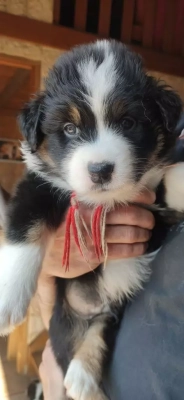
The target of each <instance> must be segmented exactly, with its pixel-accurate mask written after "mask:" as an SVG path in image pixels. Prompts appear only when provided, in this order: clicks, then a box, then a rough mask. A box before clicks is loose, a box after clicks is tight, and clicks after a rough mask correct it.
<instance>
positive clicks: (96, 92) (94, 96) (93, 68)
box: [78, 42, 116, 129]
mask: <svg viewBox="0 0 184 400" xmlns="http://www.w3.org/2000/svg"><path fill="white" fill-rule="evenodd" d="M104 43H106V42H104ZM102 45H103V43H102ZM104 50H105V51H104V56H105V58H104V61H103V62H102V63H101V64H100V65H99V66H98V65H97V64H96V62H95V60H94V59H89V60H85V61H83V62H81V63H80V64H79V65H78V71H79V73H80V75H81V80H82V82H83V83H84V85H85V87H86V88H87V91H88V96H87V100H88V102H89V103H90V105H91V109H92V111H93V113H94V115H95V117H96V120H97V125H98V128H99V129H101V128H102V127H103V125H104V124H103V117H104V110H105V108H104V107H105V100H106V99H107V97H108V95H110V93H111V92H112V90H113V88H114V85H115V83H116V69H115V63H114V55H113V53H112V52H109V51H108V46H107V45H106V44H105V46H104Z"/></svg>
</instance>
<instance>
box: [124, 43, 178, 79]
mask: <svg viewBox="0 0 184 400" xmlns="http://www.w3.org/2000/svg"><path fill="white" fill-rule="evenodd" d="M131 48H132V50H134V51H135V52H137V53H139V54H140V55H141V56H142V57H143V59H144V60H145V66H146V68H147V69H148V70H150V71H158V72H161V73H164V74H169V75H174V76H181V77H184V58H182V57H178V56H175V55H170V54H166V53H165V54H164V53H161V52H158V51H154V50H152V49H148V48H145V47H140V46H131Z"/></svg>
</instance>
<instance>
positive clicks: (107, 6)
mask: <svg viewBox="0 0 184 400" xmlns="http://www.w3.org/2000/svg"><path fill="white" fill-rule="evenodd" d="M111 8H112V0H100V12H99V22H98V34H99V35H100V36H103V37H109V31H110V21H111Z"/></svg>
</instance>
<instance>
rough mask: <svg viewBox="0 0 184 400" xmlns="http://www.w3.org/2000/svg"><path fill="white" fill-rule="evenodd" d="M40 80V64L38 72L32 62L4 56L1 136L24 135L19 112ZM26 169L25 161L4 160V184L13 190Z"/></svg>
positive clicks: (0, 174) (0, 178) (0, 60)
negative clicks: (19, 120)
mask: <svg viewBox="0 0 184 400" xmlns="http://www.w3.org/2000/svg"><path fill="white" fill-rule="evenodd" d="M34 67H35V66H34ZM33 72H34V73H33ZM38 82H39V65H38V68H37V74H35V70H34V71H33V69H32V68H31V62H28V63H26V61H24V60H19V59H16V58H14V57H5V56H0V139H4V140H6V139H10V140H11V139H14V140H17V141H19V140H21V139H22V136H21V134H20V131H19V127H18V123H17V116H18V114H19V112H20V110H21V108H22V106H23V105H24V104H25V103H26V102H27V101H28V99H29V98H30V96H31V94H32V93H34V92H35V90H36V89H37V88H38V86H39V84H38ZM23 171H24V164H23V162H20V161H11V160H0V185H1V186H2V187H3V188H4V189H5V190H7V191H8V192H12V190H13V188H14V186H15V184H16V182H17V181H18V180H19V179H20V177H21V176H22V174H23Z"/></svg>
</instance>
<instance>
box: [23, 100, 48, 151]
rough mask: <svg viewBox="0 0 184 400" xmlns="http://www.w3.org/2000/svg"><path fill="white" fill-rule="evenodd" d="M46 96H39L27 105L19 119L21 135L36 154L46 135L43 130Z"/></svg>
mask: <svg viewBox="0 0 184 400" xmlns="http://www.w3.org/2000/svg"><path fill="white" fill-rule="evenodd" d="M43 103H44V94H39V95H37V96H36V97H35V98H34V99H33V100H31V101H30V102H29V103H27V104H26V106H25V107H24V108H23V110H22V112H21V113H20V115H19V117H18V122H19V126H20V130H21V133H22V134H23V136H24V137H25V139H26V140H27V142H28V143H29V145H30V147H31V151H32V152H33V153H34V152H35V151H36V150H37V148H38V146H39V144H41V142H42V140H43V137H44V134H43V132H42V129H41V123H42V120H43V108H44V107H43V106H44V104H43Z"/></svg>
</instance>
